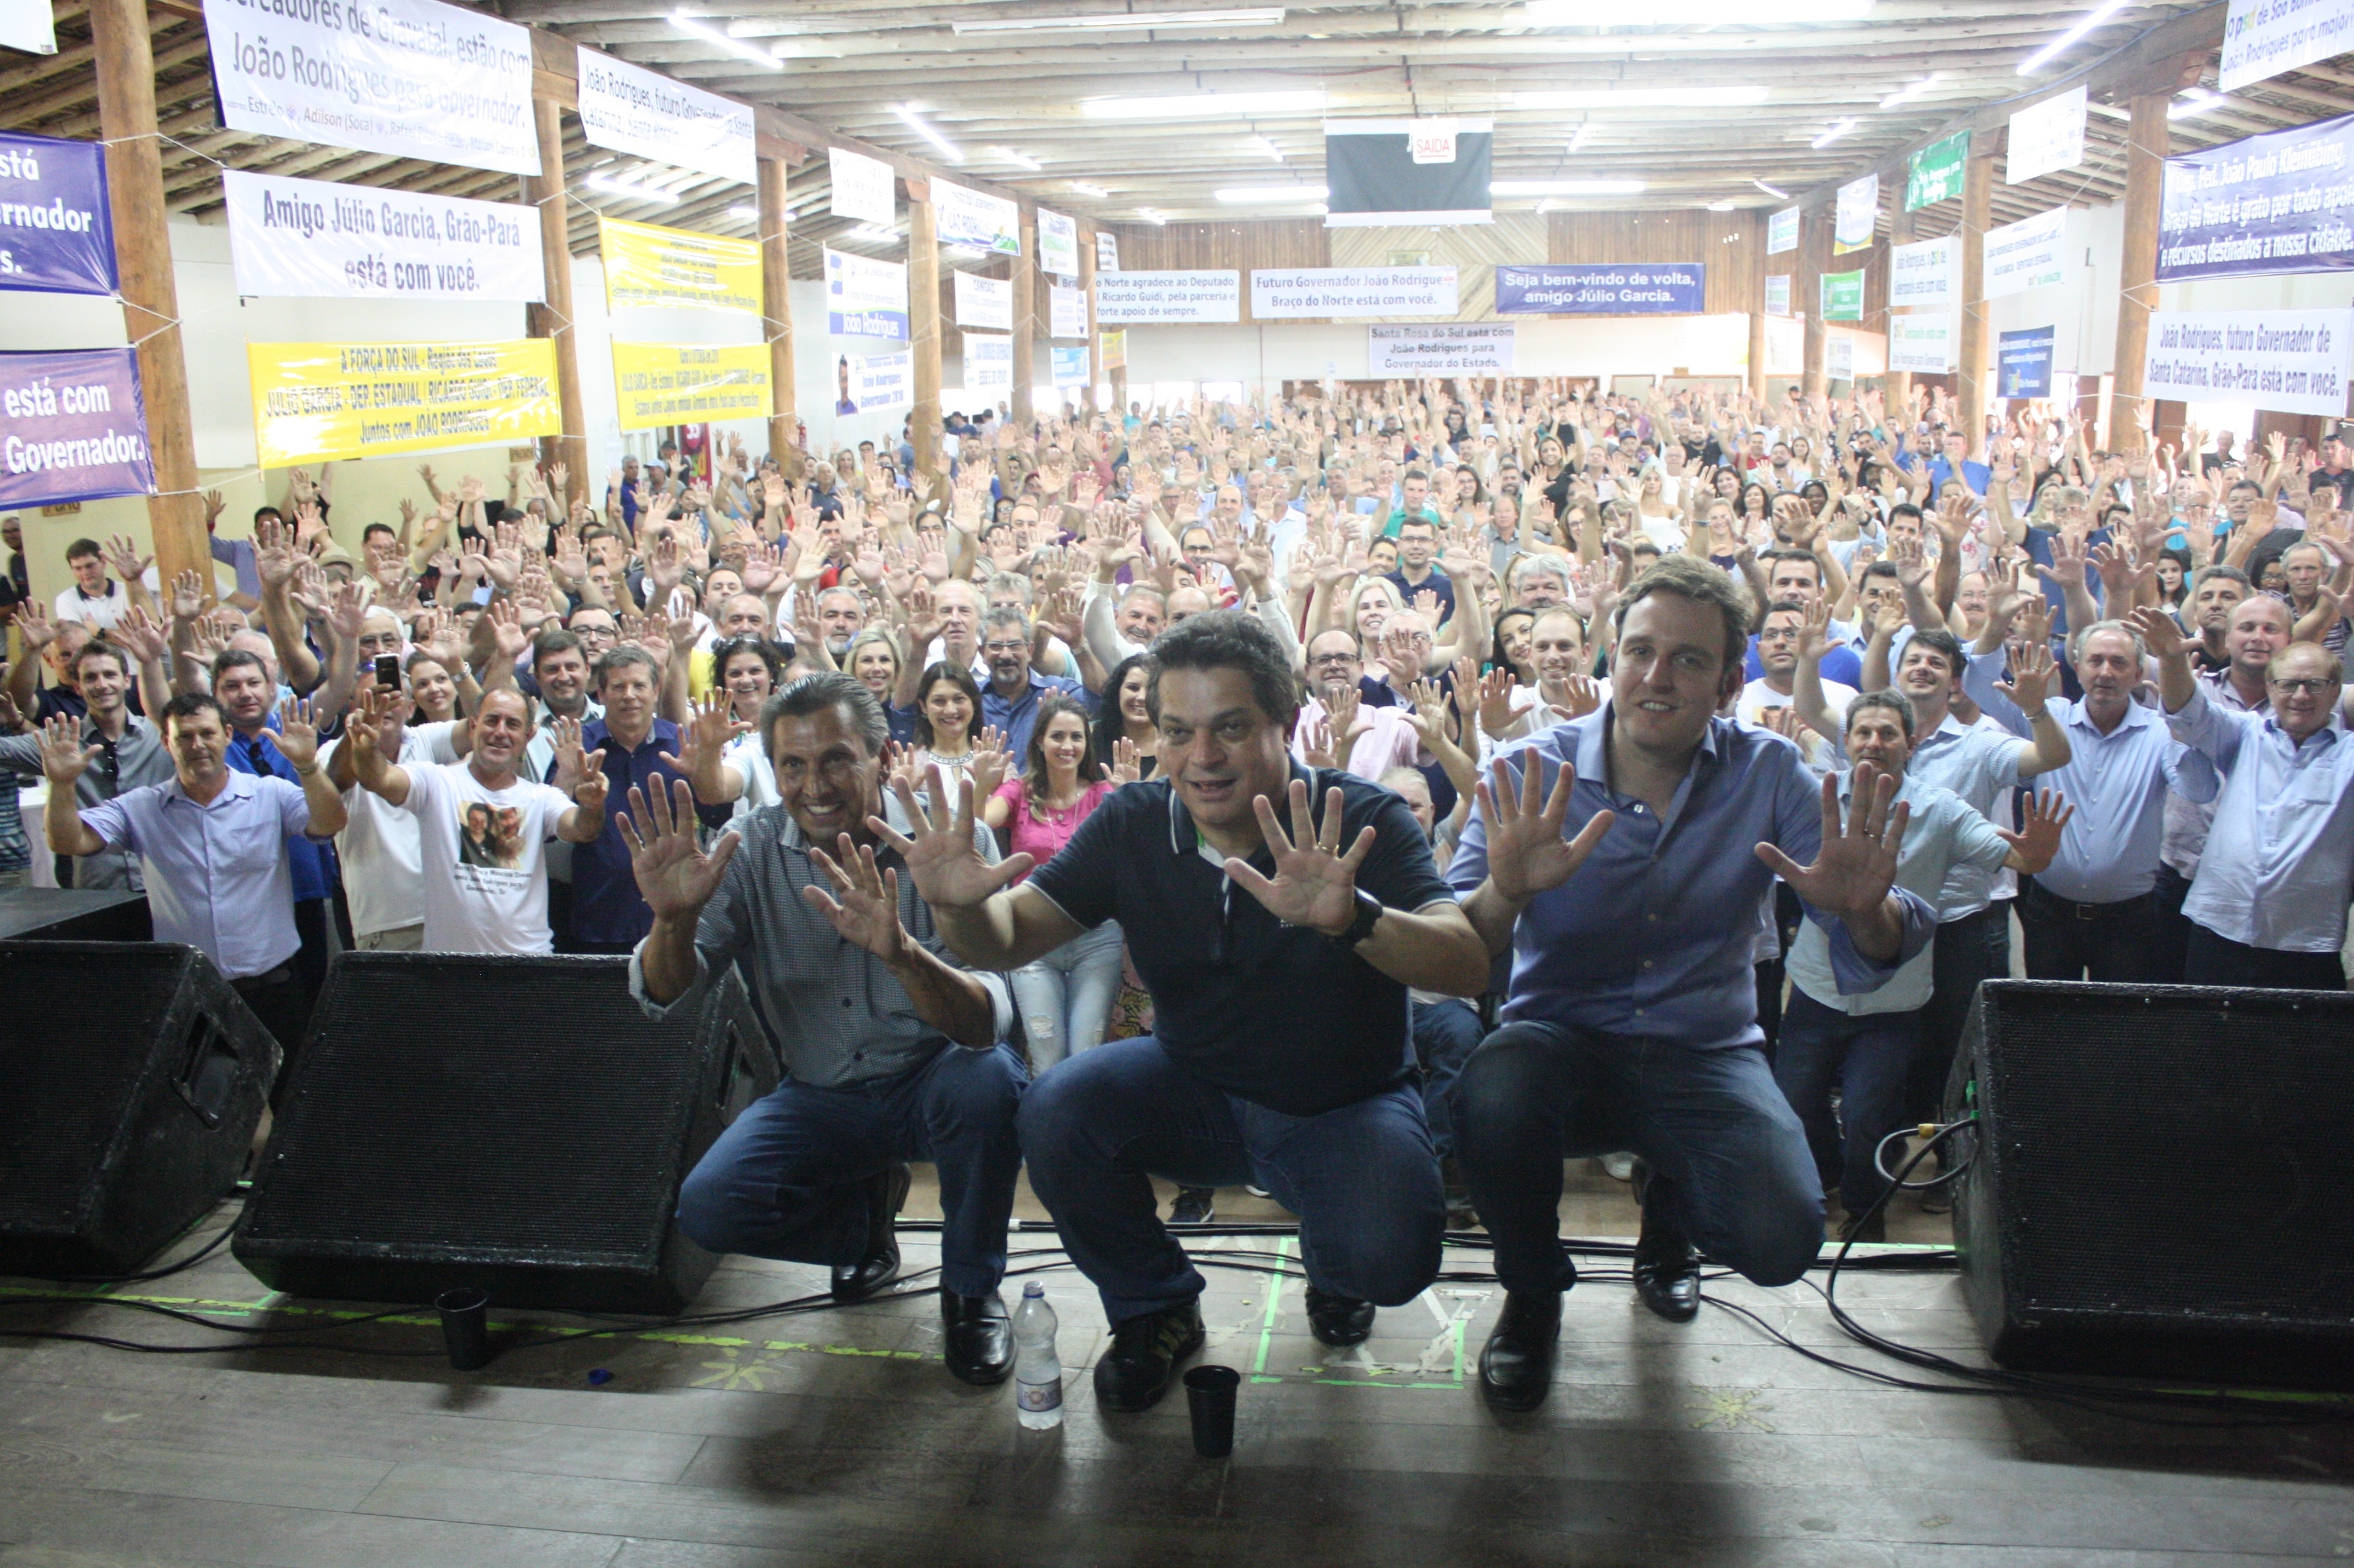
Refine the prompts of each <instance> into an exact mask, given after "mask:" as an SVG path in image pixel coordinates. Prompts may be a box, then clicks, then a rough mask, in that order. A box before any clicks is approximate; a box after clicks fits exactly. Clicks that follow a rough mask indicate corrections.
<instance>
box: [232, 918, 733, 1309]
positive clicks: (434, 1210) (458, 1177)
mask: <svg viewBox="0 0 2354 1568" xmlns="http://www.w3.org/2000/svg"><path fill="white" fill-rule="evenodd" d="M628 965H629V960H628V959H607V958H561V959H557V958H546V959H520V958H490V957H480V956H475V955H472V954H460V953H343V954H339V955H337V956H336V958H335V959H334V965H333V967H332V968H331V969H329V970H328V972H327V983H326V986H325V988H324V989H323V991H321V993H320V997H319V1005H318V1008H317V1010H316V1011H315V1012H313V1015H312V1018H311V1028H310V1033H308V1035H306V1036H305V1041H306V1044H305V1045H304V1047H303V1049H302V1053H301V1054H299V1055H298V1056H297V1057H296V1059H295V1063H294V1066H293V1069H292V1072H293V1079H292V1083H290V1084H289V1085H288V1086H287V1088H286V1090H285V1092H284V1093H283V1095H282V1097H281V1098H282V1101H283V1104H282V1106H281V1109H280V1110H279V1112H278V1115H277V1121H276V1123H275V1125H274V1127H273V1128H272V1129H271V1133H270V1146H269V1148H268V1149H267V1150H264V1151H263V1154H262V1160H261V1166H260V1171H258V1173H257V1174H256V1176H255V1180H254V1188H253V1193H252V1196H251V1197H250V1198H249V1200H248V1202H247V1203H246V1207H245V1215H244V1218H243V1219H242V1220H241V1221H240V1222H239V1225H238V1232H237V1236H236V1239H235V1240H234V1241H233V1242H232V1243H231V1248H232V1250H233V1251H234V1252H235V1253H236V1255H237V1256H238V1258H239V1261H241V1262H243V1263H244V1265H245V1266H246V1267H248V1268H249V1269H250V1270H252V1271H253V1273H254V1274H255V1275H256V1276H257V1277H260V1279H261V1281H262V1282H263V1283H264V1284H267V1285H270V1286H272V1287H276V1288H277V1289H280V1290H283V1291H286V1292H288V1293H290V1294H292V1295H295V1296H314V1297H332V1298H343V1299H351V1300H363V1301H424V1300H429V1299H430V1298H433V1297H435V1296H437V1295H439V1294H440V1293H441V1292H442V1291H444V1290H449V1289H452V1288H456V1287H475V1288H478V1289H481V1290H483V1291H486V1292H488V1293H489V1295H490V1298H491V1300H492V1302H493V1304H494V1305H496V1306H499V1307H562V1308H578V1309H583V1310H588V1311H609V1312H643V1313H656V1314H669V1313H674V1312H677V1311H680V1310H682V1309H683V1308H684V1307H685V1306H686V1304H687V1303H688V1302H689V1301H691V1300H693V1299H694V1298H695V1292H696V1291H697V1290H698V1289H700V1288H701V1287H702V1285H703V1282H704V1280H705V1279H706V1278H707V1277H709V1276H710V1273H711V1270H712V1268H713V1266H714V1265H715V1264H716V1262H717V1259H716V1258H715V1257H714V1256H713V1255H711V1254H709V1253H707V1252H705V1251H704V1250H703V1249H702V1248H701V1247H698V1246H696V1245H695V1244H694V1243H693V1242H692V1241H689V1240H688V1239H687V1238H686V1237H685V1236H684V1235H682V1234H679V1230H678V1225H677V1223H676V1221H675V1219H674V1218H673V1215H674V1214H675V1213H676V1211H677V1207H678V1190H679V1184H680V1183H681V1182H682V1181H684V1179H685V1177H686V1173H687V1172H688V1171H691V1170H693V1169H694V1168H695V1160H698V1159H700V1158H701V1157H702V1155H703V1152H704V1150H706V1149H709V1148H710V1147H711V1144H712V1142H713V1140H714V1139H716V1138H717V1137H718V1136H719V1134H720V1131H721V1129H722V1128H725V1127H726V1125H727V1124H728V1123H729V1122H731V1121H733V1120H734V1119H735V1118H736V1116H737V1113H738V1112H739V1111H741V1110H742V1109H743V1108H744V1107H746V1106H748V1105H749V1104H751V1102H752V1101H753V1100H755V1099H757V1098H758V1097H760V1096H761V1095H764V1094H766V1093H768V1092H769V1089H771V1088H773V1087H774V1086H775V1085H776V1081H777V1071H776V1062H775V1057H774V1054H773V1053H772V1052H771V1051H770V1050H769V1045H768V1040H767V1036H766V1035H765V1034H764V1033H762V1032H761V1030H760V1027H759V1024H758V1021H757V1019H756V1018H755V1017H754V1015H753V1012H752V1010H751V1005H750V1003H749V1001H748V999H747V998H746V996H745V993H744V989H743V986H742V983H741V982H740V981H739V980H737V978H736V975H735V972H734V971H733V970H732V969H731V970H729V971H728V973H727V974H726V976H725V977H723V979H722V980H721V981H720V983H718V984H716V985H715V986H713V987H712V988H711V990H710V991H709V992H708V994H707V996H706V998H705V1001H703V1002H702V1004H701V1005H700V1006H699V1007H695V1008H690V1009H686V1010H684V1011H683V1012H678V1013H674V1014H673V1016H672V1017H671V1018H670V1019H668V1020H667V1021H665V1022H660V1023H657V1022H654V1021H653V1020H652V1019H650V1018H648V1017H647V1016H646V1015H645V1014H644V1012H642V1011H641V1010H640V1009H639V1007H638V1004H637V1003H636V1002H635V1001H631V997H630V993H629V984H628V979H627V976H628Z"/></svg>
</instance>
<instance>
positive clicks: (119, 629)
mask: <svg viewBox="0 0 2354 1568" xmlns="http://www.w3.org/2000/svg"><path fill="white" fill-rule="evenodd" d="M114 640H115V641H117V642H120V643H122V646H123V647H125V648H126V649H128V650H130V652H131V657H132V658H133V659H135V660H138V661H140V662H147V661H149V660H152V659H161V658H162V657H163V656H164V646H165V641H164V629H163V628H162V627H161V626H159V625H157V624H156V623H155V618H154V616H151V615H149V614H148V613H147V611H146V610H145V609H143V608H142V607H140V606H138V605H135V604H134V605H133V606H132V607H131V608H130V609H127V610H124V611H123V612H122V620H118V621H116V622H115V623H114Z"/></svg>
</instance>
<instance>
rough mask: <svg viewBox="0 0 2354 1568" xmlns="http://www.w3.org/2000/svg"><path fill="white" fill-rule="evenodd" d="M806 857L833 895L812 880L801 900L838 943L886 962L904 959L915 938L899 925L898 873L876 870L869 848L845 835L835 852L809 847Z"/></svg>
mask: <svg viewBox="0 0 2354 1568" xmlns="http://www.w3.org/2000/svg"><path fill="white" fill-rule="evenodd" d="M809 853H810V858H811V860H813V861H815V862H817V863H818V869H819V870H821V871H822V872H824V873H825V874H826V879H827V880H828V881H830V882H832V884H833V893H832V895H829V894H827V892H826V891H825V889H823V888H822V887H820V886H819V885H817V884H816V883H814V882H812V883H810V884H808V885H806V886H804V887H803V888H802V889H801V896H802V897H804V898H806V899H808V900H809V901H810V907H811V908H813V909H815V910H816V911H817V912H818V913H819V914H821V915H822V916H825V917H826V918H827V919H828V920H831V921H832V922H833V928H834V929H835V930H836V931H838V932H840V933H841V934H842V938H843V940H844V941H846V942H853V943H855V944H856V945H857V946H859V947H862V948H865V949H866V950H867V951H868V952H870V953H872V954H874V955H875V957H876V958H878V959H882V960H883V961H884V962H885V963H886V964H896V963H897V962H899V961H900V960H901V959H904V958H906V957H907V949H908V948H909V947H911V946H912V945H913V943H914V938H911V937H909V936H908V935H907V927H905V926H904V925H902V924H900V921H899V874H898V872H897V871H896V870H890V871H886V870H883V869H881V868H880V867H878V866H876V864H875V850H874V846H873V845H871V844H870V845H865V846H861V845H859V844H857V843H854V842H852V840H851V837H850V835H849V834H848V833H844V834H843V835H842V836H841V838H840V839H839V840H838V841H837V844H836V854H832V855H830V854H828V853H825V851H823V850H822V849H820V848H818V847H817V846H816V845H815V844H811V845H810V852H809ZM836 855H838V856H839V858H836Z"/></svg>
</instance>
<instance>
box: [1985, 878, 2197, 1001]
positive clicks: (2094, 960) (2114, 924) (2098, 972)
mask: <svg viewBox="0 0 2354 1568" xmlns="http://www.w3.org/2000/svg"><path fill="white" fill-rule="evenodd" d="M2019 927H2020V931H2021V933H2023V934H2024V936H2025V937H2026V939H2027V950H2026V968H2027V978H2028V979H2029V980H2108V981H2112V982H2115V983H2116V984H2120V985H2158V984H2161V983H2164V981H2165V980H2166V979H2167V978H2168V977H2167V976H2166V975H2165V974H2164V973H2163V972H2162V965H2163V962H2164V960H2163V959H2162V958H2161V957H2160V956H2159V953H2158V900H2157V896H2156V895H2154V894H2147V893H2145V894H2143V895H2141V896H2140V897H2138V898H2127V899H2124V900H2122V901H2120V902H2118V903H2115V904H2078V903H2074V902H2073V901H2071V900H2069V899H2065V898H2058V897H2054V896H2053V895H2051V894H2049V893H2047V892H2045V891H2044V890H2043V889H2042V888H2041V887H2040V886H2038V885H2035V884H2034V883H2029V884H2028V885H2027V886H2026V887H2025V888H2024V889H2023V890H2022V891H2021V892H2020V895H2019Z"/></svg>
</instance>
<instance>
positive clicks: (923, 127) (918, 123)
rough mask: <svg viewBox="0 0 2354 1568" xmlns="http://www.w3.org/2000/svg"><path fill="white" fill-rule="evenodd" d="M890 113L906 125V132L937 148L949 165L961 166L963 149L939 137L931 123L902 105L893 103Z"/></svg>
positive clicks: (943, 137) (941, 136)
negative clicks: (910, 132)
mask: <svg viewBox="0 0 2354 1568" xmlns="http://www.w3.org/2000/svg"><path fill="white" fill-rule="evenodd" d="M891 112H892V113H894V114H896V115H897V116H898V117H899V119H900V120H901V121H902V122H904V123H905V124H906V125H907V129H908V130H910V131H913V132H915V133H916V134H917V135H918V136H921V137H922V138H923V139H924V140H925V141H927V142H929V143H931V144H932V145H933V146H935V147H937V148H938V149H939V151H940V156H941V157H943V158H946V159H947V160H948V161H949V163H951V164H961V163H963V162H964V149H962V148H961V147H959V146H958V145H957V144H956V143H953V142H951V141H949V139H948V138H947V137H945V136H943V135H941V134H940V133H939V132H938V131H937V130H935V129H934V128H933V127H932V123H931V122H929V121H928V120H926V119H925V118H924V117H923V116H921V115H919V114H917V112H916V111H914V110H912V109H910V108H908V107H907V105H906V104H904V103H895V104H893V105H892V106H891Z"/></svg>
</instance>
